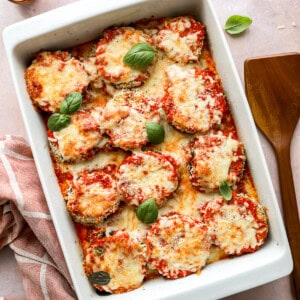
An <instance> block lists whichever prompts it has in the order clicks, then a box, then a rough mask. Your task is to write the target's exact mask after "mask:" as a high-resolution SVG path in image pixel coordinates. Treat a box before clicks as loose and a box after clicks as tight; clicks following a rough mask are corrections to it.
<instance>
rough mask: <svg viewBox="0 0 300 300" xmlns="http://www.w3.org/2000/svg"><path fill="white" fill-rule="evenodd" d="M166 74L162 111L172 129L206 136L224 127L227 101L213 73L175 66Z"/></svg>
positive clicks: (206, 70) (196, 68) (168, 69)
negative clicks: (214, 129) (215, 127)
mask: <svg viewBox="0 0 300 300" xmlns="http://www.w3.org/2000/svg"><path fill="white" fill-rule="evenodd" d="M166 73H167V78H168V81H167V86H166V94H165V97H164V100H163V108H164V110H165V112H166V115H167V119H168V121H169V122H170V123H171V124H172V125H173V126H175V127H176V128H177V129H178V130H180V131H184V132H188V133H206V132H208V130H210V129H212V128H213V127H214V126H215V125H219V124H220V123H221V121H222V117H223V113H224V111H225V108H226V100H225V96H224V94H223V90H222V88H221V85H220V82H219V81H218V80H217V78H216V75H215V74H214V73H213V72H212V71H210V70H208V69H201V68H199V67H195V68H183V67H180V66H178V65H177V64H174V65H171V66H169V67H168V68H167V70H166Z"/></svg>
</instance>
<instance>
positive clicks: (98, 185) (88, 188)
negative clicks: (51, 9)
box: [67, 165, 121, 225]
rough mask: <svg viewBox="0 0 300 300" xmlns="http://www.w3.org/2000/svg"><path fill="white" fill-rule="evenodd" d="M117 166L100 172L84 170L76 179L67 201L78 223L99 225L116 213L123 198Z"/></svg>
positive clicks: (109, 166)
mask: <svg viewBox="0 0 300 300" xmlns="http://www.w3.org/2000/svg"><path fill="white" fill-rule="evenodd" d="M115 173H116V166H115V165H107V166H105V168H103V169H100V170H93V171H87V170H84V171H82V172H80V173H79V174H77V178H74V179H73V181H72V185H71V186H70V191H69V195H68V201H67V209H68V211H69V212H70V213H71V215H72V217H73V218H74V220H75V221H76V222H79V223H82V224H86V225H98V224H101V223H102V222H103V220H104V219H105V218H106V217H107V216H109V215H110V214H112V213H114V212H115V211H116V210H117V208H118V206H119V203H120V200H121V197H120V196H119V193H118V191H117V181H116V176H115Z"/></svg>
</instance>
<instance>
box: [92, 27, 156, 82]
mask: <svg viewBox="0 0 300 300" xmlns="http://www.w3.org/2000/svg"><path fill="white" fill-rule="evenodd" d="M140 42H145V43H150V44H151V43H152V40H151V38H150V37H149V36H147V35H146V34H144V33H143V32H142V31H140V30H135V29H134V28H131V27H121V28H113V29H110V30H107V31H106V32H105V33H104V37H103V38H102V39H101V40H100V41H99V43H98V45H97V51H96V54H97V65H98V71H99V73H100V75H101V76H103V77H104V78H105V79H107V80H109V81H111V82H112V83H114V84H117V85H121V86H122V87H123V86H126V87H132V86H139V85H141V84H142V82H143V81H145V79H146V78H148V77H149V73H148V71H147V70H141V69H138V68H132V67H130V66H128V65H126V64H124V63H123V58H124V56H125V55H126V53H127V52H128V51H129V50H130V49H131V48H132V47H133V46H134V45H136V44H138V43H140Z"/></svg>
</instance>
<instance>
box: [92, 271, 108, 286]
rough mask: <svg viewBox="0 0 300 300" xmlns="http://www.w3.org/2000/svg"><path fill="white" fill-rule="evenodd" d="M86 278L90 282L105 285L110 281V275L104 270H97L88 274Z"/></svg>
mask: <svg viewBox="0 0 300 300" xmlns="http://www.w3.org/2000/svg"><path fill="white" fill-rule="evenodd" d="M88 279H89V281H90V282H91V283H94V284H99V285H106V284H108V283H109V282H110V276H109V274H108V273H106V272H104V271H99V272H95V273H92V274H90V275H88Z"/></svg>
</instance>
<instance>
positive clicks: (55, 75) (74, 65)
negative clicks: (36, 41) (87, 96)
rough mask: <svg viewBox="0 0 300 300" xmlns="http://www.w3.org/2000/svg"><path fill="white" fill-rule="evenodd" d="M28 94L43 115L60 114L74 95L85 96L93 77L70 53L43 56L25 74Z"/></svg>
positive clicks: (36, 59)
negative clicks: (68, 97) (83, 93)
mask: <svg viewBox="0 0 300 300" xmlns="http://www.w3.org/2000/svg"><path fill="white" fill-rule="evenodd" d="M25 81H26V86H27V92H28V94H29V96H30V98H31V100H32V102H33V104H34V105H35V106H38V107H39V108H40V109H41V110H43V111H48V112H55V111H59V108H60V105H61V103H62V102H63V101H64V99H65V97H66V96H67V95H68V94H69V93H71V92H83V91H84V90H85V89H86V87H87V86H88V84H89V77H88V74H87V72H86V71H85V69H84V67H83V65H82V64H81V63H80V61H79V60H77V59H76V58H74V57H71V55H70V53H69V52H67V51H56V52H50V51H42V52H39V53H38V54H37V55H36V57H35V59H34V60H33V62H32V64H31V65H30V66H29V67H28V68H27V69H26V71H25Z"/></svg>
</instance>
